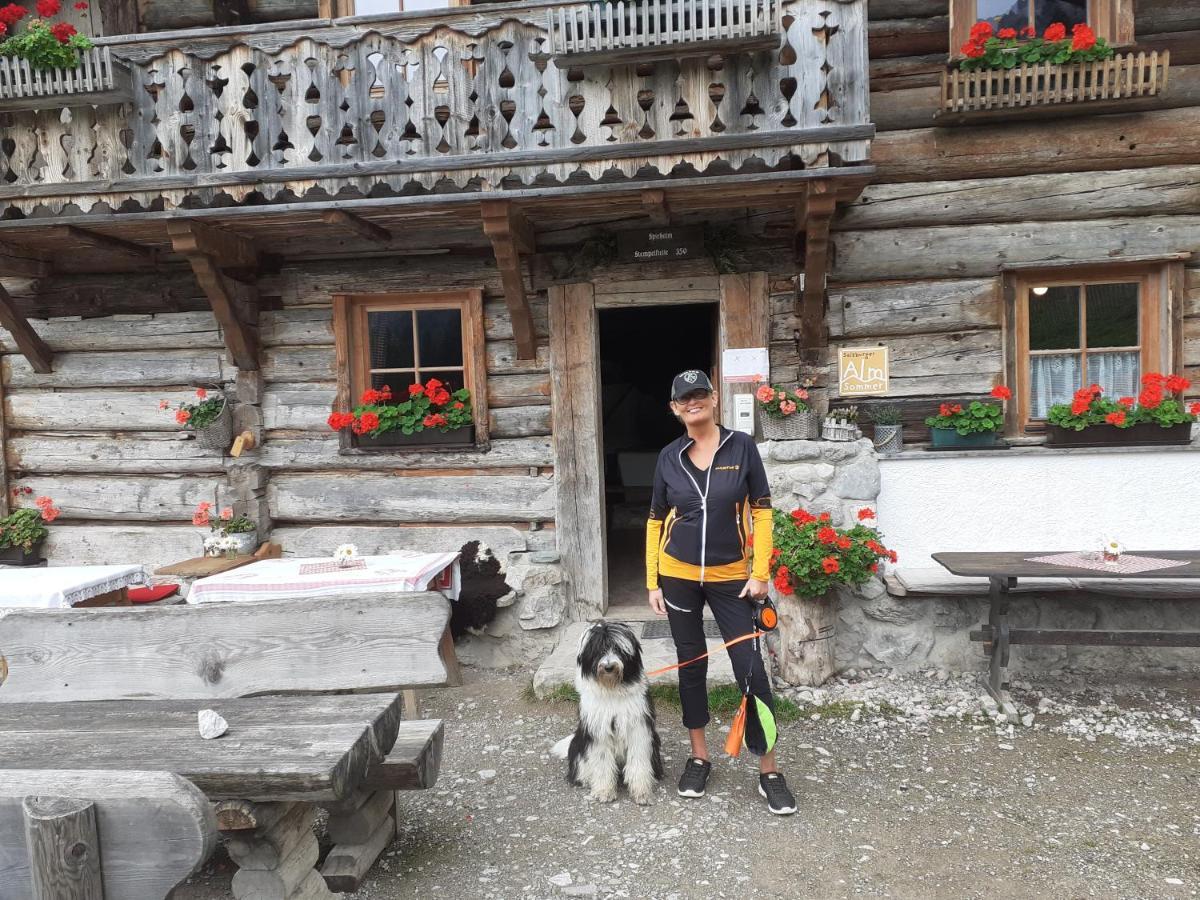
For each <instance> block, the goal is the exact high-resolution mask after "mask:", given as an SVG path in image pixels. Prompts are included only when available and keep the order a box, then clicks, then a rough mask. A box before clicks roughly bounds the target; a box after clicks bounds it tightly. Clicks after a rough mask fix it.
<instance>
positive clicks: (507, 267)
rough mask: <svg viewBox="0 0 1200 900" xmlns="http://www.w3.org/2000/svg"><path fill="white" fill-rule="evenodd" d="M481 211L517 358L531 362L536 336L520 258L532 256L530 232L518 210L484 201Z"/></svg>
mask: <svg viewBox="0 0 1200 900" xmlns="http://www.w3.org/2000/svg"><path fill="white" fill-rule="evenodd" d="M481 208H482V213H483V231H484V234H486V235H487V237H488V239H489V240H490V241H491V242H492V252H493V253H494V254H495V256H496V265H497V267H498V268H499V270H500V279H501V282H502V283H503V285H504V302H505V304H506V305H507V306H508V312H509V316H510V317H511V318H512V328H513V337H514V338H515V339H516V342H517V358H518V359H534V358H536V356H537V333H536V330H535V329H534V324H533V313H532V312H531V311H530V308H529V296H528V294H527V293H526V290H525V275H524V272H523V271H522V262H521V256H522V254H530V253H533V252H534V251H535V249H536V241H535V239H534V233H533V228H532V227H531V226H530V224H529V222H528V221H527V220H526V219H525V217H524V216H523V215H522V214H521V212H520V210H518V209H516V208H515V207H514V206H513V205H512V204H511V203H510V202H509V201H507V200H485V201H483V203H482V204H481Z"/></svg>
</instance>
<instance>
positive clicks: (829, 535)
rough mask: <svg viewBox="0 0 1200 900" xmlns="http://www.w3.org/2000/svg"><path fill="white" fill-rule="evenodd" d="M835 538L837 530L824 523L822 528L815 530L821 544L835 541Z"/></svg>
mask: <svg viewBox="0 0 1200 900" xmlns="http://www.w3.org/2000/svg"><path fill="white" fill-rule="evenodd" d="M837 538H838V534H837V532H836V531H835V530H834V529H832V528H830V527H829V526H828V525H826V526H825V527H824V528H821V529H818V531H817V540H818V541H820V542H821V543H822V544H834V543H837Z"/></svg>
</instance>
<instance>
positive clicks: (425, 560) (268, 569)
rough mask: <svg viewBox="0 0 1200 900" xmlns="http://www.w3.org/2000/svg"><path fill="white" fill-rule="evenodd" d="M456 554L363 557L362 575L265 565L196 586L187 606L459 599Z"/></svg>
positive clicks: (285, 563) (295, 563)
mask: <svg viewBox="0 0 1200 900" xmlns="http://www.w3.org/2000/svg"><path fill="white" fill-rule="evenodd" d="M458 556H459V554H458V553H457V552H454V553H413V554H408V555H403V556H363V557H360V559H361V560H362V561H363V563H364V564H365V565H364V566H363V567H362V568H359V569H333V570H332V571H328V572H312V573H304V574H302V573H301V569H302V568H305V567H308V566H312V565H314V564H316V565H319V564H321V563H327V562H330V561H331V560H329V559H328V558H324V559H264V560H261V561H260V562H256V563H251V564H250V565H248V566H243V567H242V568H240V569H233V570H232V571H229V572H223V573H222V574H220V575H210V576H209V577H208V578H201V579H200V580H199V581H197V582H196V583H195V584H193V585H192V589H191V592H190V593H189V594H188V603H210V602H214V601H219V602H234V601H242V600H308V599H313V598H317V597H349V596H356V595H362V594H395V593H404V592H407V591H424V590H433V591H441V592H442V593H444V594H445V595H446V596H447V597H449V598H450V599H451V600H456V599H458V589H459V569H458Z"/></svg>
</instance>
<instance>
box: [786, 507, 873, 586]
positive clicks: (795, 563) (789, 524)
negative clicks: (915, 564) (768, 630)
mask: <svg viewBox="0 0 1200 900" xmlns="http://www.w3.org/2000/svg"><path fill="white" fill-rule="evenodd" d="M866 511H867V510H864V512H866ZM878 538H879V532H877V531H876V530H875V529H874V528H871V527H870V526H868V525H865V524H863V523H862V522H861V521H859V522H856V523H855V524H854V525H853V526H851V527H848V528H845V529H840V528H834V527H832V526H831V525H827V524H825V523H823V522H822V521H821V517H816V516H813V515H812V514H811V513H807V512H805V511H804V510H802V509H798V510H796V511H795V512H794V513H790V514H788V513H784V512H782V511H780V510H776V511H775V513H774V549H773V551H772V553H771V572H772V576H773V583H774V585H775V589H776V590H777V591H779V592H780V593H785V594H802V595H805V596H810V597H819V596H824V595H827V594H828V593H829V592H830V590H832V589H833V588H834V587H836V586H837V585H842V584H845V585H857V584H862V583H863V582H864V581H867V580H868V579H869V578H870V577H871V575H872V574H873V573H874V572H876V571H878V568H877V566H878V563H879V561H880V560H883V559H890V558H891V551H890V550H887V549H886V548H885V547H884V546H883V545H882V544H880V543H879V540H878ZM872 566H876V568H875V569H872V568H871V567H872Z"/></svg>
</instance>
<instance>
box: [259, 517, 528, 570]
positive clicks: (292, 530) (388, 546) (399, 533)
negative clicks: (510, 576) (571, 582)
mask: <svg viewBox="0 0 1200 900" xmlns="http://www.w3.org/2000/svg"><path fill="white" fill-rule="evenodd" d="M547 533H551V532H547ZM529 535H530V532H526V531H523V530H521V529H518V528H515V527H513V526H504V525H474V526H470V525H463V526H459V525H333V524H329V525H309V526H307V527H304V526H290V525H283V526H279V527H277V528H275V529H273V530H272V532H271V537H272V539H273V540H276V541H278V542H279V543H281V544H283V545H284V546H285V547H287V548H288V552H289V553H293V554H295V555H296V556H331V555H332V554H333V551H334V549H335V548H337V547H339V546H340V545H342V544H354V546H356V547H357V548H358V552H359V553H362V554H364V555H377V556H386V555H388V554H389V553H397V552H404V551H414V552H421V553H428V552H429V551H430V550H460V549H462V548H463V547H465V546H466V545H467V544H470V543H478V545H479V547H480V549H481V552H483V551H484V550H491V551H492V553H494V554H495V556H496V558H497V559H498V560H499V561H500V565H501V566H502V567H503V566H507V564H508V555H509V554H510V553H523V552H525V551H526V550H531V549H533V547H532V546H531V542H530V538H529Z"/></svg>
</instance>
